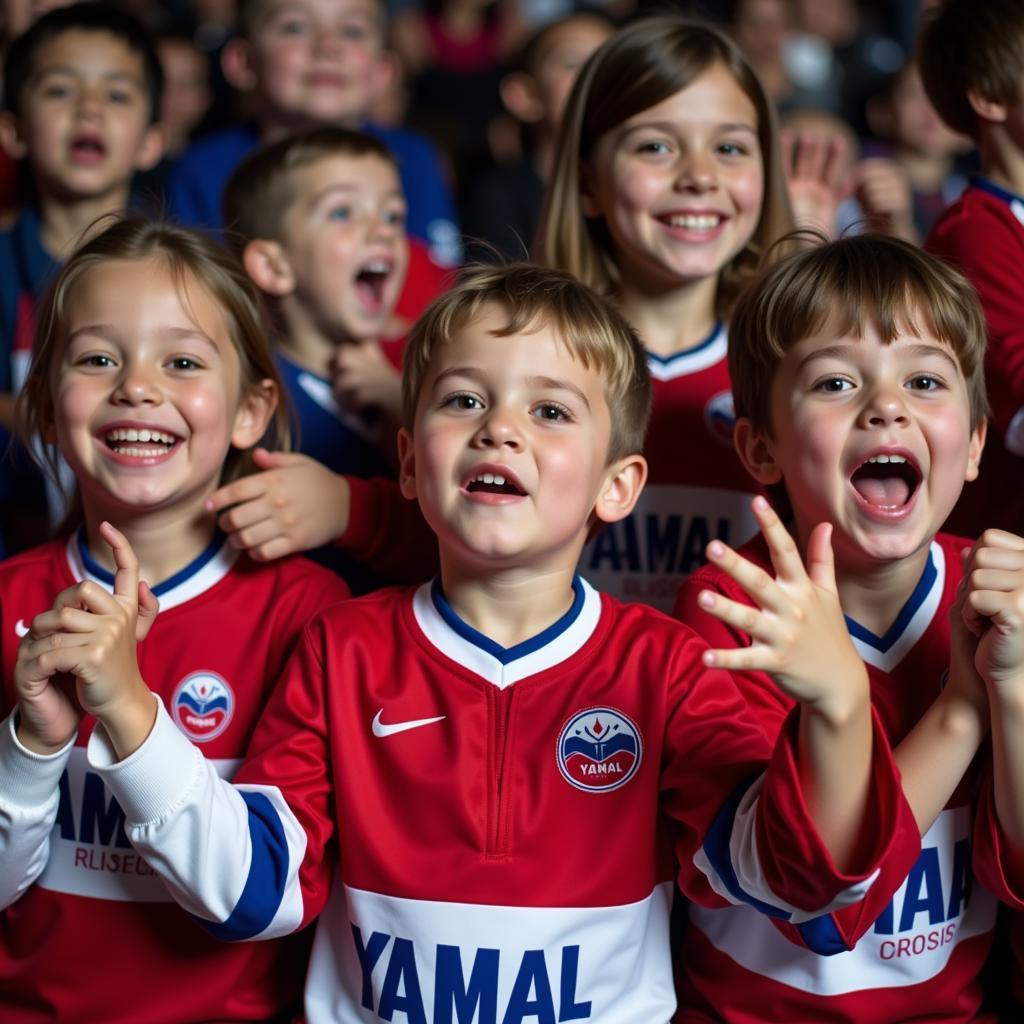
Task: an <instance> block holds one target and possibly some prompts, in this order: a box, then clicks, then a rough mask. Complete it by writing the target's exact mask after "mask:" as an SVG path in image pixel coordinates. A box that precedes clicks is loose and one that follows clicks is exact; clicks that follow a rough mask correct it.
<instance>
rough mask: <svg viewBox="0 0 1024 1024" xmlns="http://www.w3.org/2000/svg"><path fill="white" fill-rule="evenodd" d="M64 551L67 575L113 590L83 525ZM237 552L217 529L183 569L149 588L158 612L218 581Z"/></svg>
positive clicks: (173, 606) (188, 598) (182, 602)
mask: <svg viewBox="0 0 1024 1024" xmlns="http://www.w3.org/2000/svg"><path fill="white" fill-rule="evenodd" d="M65 550H66V553H67V559H68V565H69V567H70V568H71V575H72V576H74V577H75V579H76V580H79V581H81V580H92V581H93V582H94V583H99V584H100V585H101V586H103V587H106V589H107V590H112V589H113V587H114V574H113V573H111V572H108V571H107V570H106V569H104V568H103V566H102V565H100V564H99V562H97V561H96V559H95V558H93V557H92V555H91V554H90V552H89V548H88V545H87V544H86V542H85V530H84V528H83V529H80V530H78V531H77V532H76V533H74V534H72V535H71V537H70V538H69V539H68V543H67V548H66V549H65ZM239 554H241V552H240V551H239V550H238V549H237V548H234V547H232V546H231V545H230V544H229V543H228V539H227V537H226V536H225V535H224V534H222V533H220V532H218V533H217V534H216V535H215V536H214V538H213V540H212V541H211V542H210V545H209V546H208V547H207V548H206V549H205V550H204V551H203V552H201V553H200V554H199V555H198V556H197V557H196V558H194V559H193V560H192V561H191V562H189V564H188V565H186V566H185V568H184V569H181V570H180V571H178V572H176V573H175V574H174V575H173V576H170V577H168V578H167V579H166V580H163V581H162V582H160V583H158V584H157V585H156V586H153V587H150V590H152V591H153V594H154V595H155V596H156V597H158V598H159V599H160V611H162V612H164V611H169V610H170V609H171V608H175V607H177V606H178V605H179V604H184V603H185V602H186V601H191V600H192V598H193V597H198V596H199V595H200V594H202V593H204V592H205V591H207V590H209V589H210V587H212V586H214V585H215V584H217V583H219V582H220V581H221V580H222V579H224V577H225V576H226V575H227V574H228V572H229V571H230V569H231V567H232V566H233V565H234V564H235V562H236V561H237V560H238V556H239Z"/></svg>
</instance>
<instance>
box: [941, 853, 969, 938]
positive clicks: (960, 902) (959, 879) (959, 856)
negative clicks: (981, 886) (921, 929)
mask: <svg viewBox="0 0 1024 1024" xmlns="http://www.w3.org/2000/svg"><path fill="white" fill-rule="evenodd" d="M973 878H974V874H973V872H972V871H971V843H970V840H969V839H958V840H957V841H956V843H955V844H954V846H953V882H952V884H951V885H950V888H949V906H948V907H947V908H946V920H947V921H952V920H953V919H954V918H957V917H959V916H960V913H961V908H962V909H963V910H966V909H967V904H968V903H969V902H970V900H971V882H972V880H973Z"/></svg>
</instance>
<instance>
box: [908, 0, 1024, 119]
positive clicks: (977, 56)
mask: <svg viewBox="0 0 1024 1024" xmlns="http://www.w3.org/2000/svg"><path fill="white" fill-rule="evenodd" d="M917 45H918V54H917V62H918V66H919V68H920V71H921V81H922V82H923V83H924V88H925V92H927V93H928V98H929V99H930V100H931V101H932V106H934V107H935V109H936V110H937V111H938V112H939V117H941V118H942V120H943V121H945V122H946V124H947V125H949V127H950V128H952V129H953V130H954V131H957V132H962V133H963V134H965V135H972V136H973V135H975V134H976V131H977V127H978V121H977V115H976V114H975V113H974V109H973V108H972V107H971V104H970V101H969V100H968V98H967V93H968V91H969V90H974V91H976V92H977V93H978V94H979V95H980V96H983V97H984V98H985V99H988V100H993V101H996V102H999V103H1005V104H1007V105H1011V106H1015V105H1016V104H1018V103H1020V102H1021V88H1022V87H1024V4H1021V3H1020V0H946V2H945V3H941V4H939V5H937V6H935V7H933V8H932V9H931V10H928V11H925V12H924V15H923V19H922V28H921V35H920V37H919V39H918V44H917Z"/></svg>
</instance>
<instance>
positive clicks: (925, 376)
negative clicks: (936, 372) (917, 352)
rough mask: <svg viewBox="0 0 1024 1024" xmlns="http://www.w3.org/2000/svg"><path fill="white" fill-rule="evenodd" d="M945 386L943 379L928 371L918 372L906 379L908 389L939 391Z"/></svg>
mask: <svg viewBox="0 0 1024 1024" xmlns="http://www.w3.org/2000/svg"><path fill="white" fill-rule="evenodd" d="M945 386H946V385H945V382H944V381H942V380H940V379H939V378H938V377H933V376H932V375H931V374H930V373H919V374H917V375H916V376H914V377H911V378H910V380H908V381H907V388H908V389H909V390H910V391H939V390H941V389H942V388H944V387H945Z"/></svg>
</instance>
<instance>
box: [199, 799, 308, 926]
mask: <svg viewBox="0 0 1024 1024" xmlns="http://www.w3.org/2000/svg"><path fill="white" fill-rule="evenodd" d="M239 795H240V796H241V798H242V799H243V800H244V801H245V803H246V806H247V807H248V810H249V838H250V841H251V843H252V862H251V864H250V865H249V877H248V878H247V879H246V880H245V888H244V889H243V890H242V895H241V896H240V897H239V898H238V903H237V904H235V909H234V910H233V911H231V916H230V917H229V918H228V919H227V920H226V921H225V922H224V923H223V924H217V923H216V922H214V921H204V920H203V919H202V918H199V917H197V918H196V920H197V921H198V922H199V924H201V925H202V926H203V927H204V928H205V929H206V930H207V931H208V932H210V933H212V934H213V935H215V936H216V937H217V938H218V939H223V940H225V941H227V942H239V941H241V940H243V939H251V938H252V937H253V936H255V935H259V934H260V932H262V931H263V930H264V929H266V927H267V926H268V925H269V924H270V922H271V921H273V919H274V915H275V914H276V913H277V911H278V908H279V907H280V905H281V899H282V897H283V896H284V887H285V884H286V882H287V880H288V840H287V838H286V837H285V834H284V827H283V826H282V824H281V819H280V818H279V817H278V814H277V811H276V810H275V809H274V805H273V804H272V803H271V802H270V801H269V800H268V799H267V797H266V796H265V795H264V794H263V793H250V792H244V791H240V792H239Z"/></svg>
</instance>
